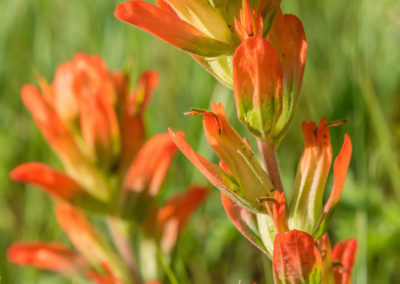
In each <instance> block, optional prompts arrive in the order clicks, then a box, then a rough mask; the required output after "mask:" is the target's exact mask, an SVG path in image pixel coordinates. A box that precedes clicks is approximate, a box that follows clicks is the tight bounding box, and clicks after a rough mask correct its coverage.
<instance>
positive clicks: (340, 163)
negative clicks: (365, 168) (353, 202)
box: [324, 134, 352, 213]
mask: <svg viewBox="0 0 400 284" xmlns="http://www.w3.org/2000/svg"><path fill="white" fill-rule="evenodd" d="M351 151H352V146H351V140H350V137H349V136H348V135H347V134H346V135H345V136H344V143H343V146H342V149H341V150H340V153H339V155H338V156H337V157H336V159H335V162H334V164H333V176H334V177H333V187H332V190H331V194H330V196H329V199H328V201H327V202H326V204H325V207H324V213H328V211H329V210H330V209H331V208H332V209H333V208H334V207H335V206H336V205H337V203H338V202H339V200H340V197H341V196H342V191H343V187H344V182H345V181H346V175H347V170H348V168H349V164H350V159H351Z"/></svg>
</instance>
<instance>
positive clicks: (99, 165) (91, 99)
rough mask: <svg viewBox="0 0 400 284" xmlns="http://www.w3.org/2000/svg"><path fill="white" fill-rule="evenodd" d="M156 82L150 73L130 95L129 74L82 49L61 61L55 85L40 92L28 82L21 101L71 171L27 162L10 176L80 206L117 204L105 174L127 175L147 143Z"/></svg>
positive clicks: (42, 87)
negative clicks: (147, 118) (146, 121)
mask: <svg viewBox="0 0 400 284" xmlns="http://www.w3.org/2000/svg"><path fill="white" fill-rule="evenodd" d="M157 82H158V75H157V74H156V73H155V72H153V71H147V72H145V73H143V74H142V75H141V76H140V78H139V80H138V84H137V87H136V88H135V89H134V91H133V93H132V94H129V89H128V78H127V75H125V74H123V73H122V72H115V73H113V72H111V71H109V70H108V68H107V66H106V64H105V62H104V61H103V60H102V59H101V58H100V57H98V56H92V57H91V56H88V55H86V54H84V53H78V54H77V55H76V56H75V57H74V59H73V61H72V62H67V63H63V64H62V65H60V67H59V68H58V69H57V72H56V75H55V78H54V81H53V82H52V83H51V84H48V83H46V82H45V81H44V79H41V81H40V86H41V89H42V90H41V92H40V91H39V90H38V89H37V88H36V87H34V86H32V85H25V86H24V87H23V88H22V91H21V93H22V99H23V102H24V103H25V105H26V106H27V108H28V109H29V110H30V112H31V113H32V115H33V117H34V119H35V122H36V124H37V125H38V127H39V128H40V130H41V132H42V134H43V135H44V137H45V138H46V140H47V142H48V143H49V144H50V146H51V147H52V148H53V150H54V151H55V152H56V153H57V154H58V155H59V157H60V159H61V161H62V162H63V164H64V166H65V169H66V172H67V175H64V174H62V173H60V172H57V171H54V170H52V169H50V168H48V167H46V166H44V165H40V164H39V163H29V164H25V165H22V166H20V167H18V168H17V169H16V170H14V171H13V172H12V174H11V176H12V178H14V179H16V180H20V181H24V182H28V183H34V184H36V185H39V186H42V187H43V188H44V189H45V190H46V191H48V192H51V193H52V195H53V196H57V197H58V198H61V199H64V200H66V201H69V202H71V203H73V204H75V205H79V206H80V205H85V203H86V205H90V206H86V207H101V204H103V207H105V206H104V204H105V203H108V202H113V201H112V199H113V197H112V196H111V192H110V189H109V185H108V184H107V181H106V176H105V175H104V173H109V174H110V175H112V174H115V172H118V173H119V174H122V175H123V174H124V173H125V171H126V169H127V167H128V166H129V164H130V163H131V162H132V159H133V158H134V156H135V155H136V154H137V152H138V151H139V149H140V147H141V146H142V145H143V143H144V140H145V127H144V123H143V114H144V109H145V107H146V106H147V104H148V101H149V97H150V95H151V93H152V91H153V90H154V88H155V86H156V85H157ZM38 173H41V174H43V177H38V176H37V174H38ZM89 200H90V202H88V201H89ZM81 201H82V202H81ZM81 203H82V204H81Z"/></svg>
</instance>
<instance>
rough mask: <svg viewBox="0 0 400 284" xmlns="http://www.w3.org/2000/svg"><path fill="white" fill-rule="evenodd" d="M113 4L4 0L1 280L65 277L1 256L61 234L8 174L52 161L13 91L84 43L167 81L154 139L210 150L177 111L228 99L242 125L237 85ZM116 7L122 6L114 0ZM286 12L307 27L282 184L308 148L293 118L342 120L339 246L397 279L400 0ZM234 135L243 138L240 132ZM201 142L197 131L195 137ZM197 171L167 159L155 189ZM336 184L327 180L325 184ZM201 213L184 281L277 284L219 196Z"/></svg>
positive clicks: (311, 2)
mask: <svg viewBox="0 0 400 284" xmlns="http://www.w3.org/2000/svg"><path fill="white" fill-rule="evenodd" d="M117 2H118V1H111V0H97V1H93V0H92V1H90V0H70V1H61V0H0V96H1V104H0V126H1V133H0V216H1V218H0V220H1V221H0V235H1V237H0V275H1V278H2V283H70V282H68V281H67V280H65V279H63V278H61V277H58V276H56V275H54V274H50V273H46V272H42V271H39V270H36V269H29V268H21V267H17V266H14V265H11V264H9V263H8V262H7V260H6V258H5V251H6V249H7V247H8V246H9V245H10V243H11V242H14V241H17V240H63V241H67V239H66V237H65V236H64V234H63V233H62V232H61V230H60V228H59V227H58V225H57V223H56V221H55V218H54V216H53V214H52V210H53V209H52V208H53V204H52V201H51V200H50V199H49V198H48V196H46V195H45V194H44V193H43V192H41V191H39V190H37V189H33V188H32V187H27V186H23V185H21V184H17V183H14V182H12V181H10V179H9V177H8V173H9V171H10V170H11V169H12V168H13V167H15V166H16V165H18V164H20V163H22V162H27V161H43V162H46V163H49V164H51V165H53V166H55V167H58V168H60V163H59V161H58V160H57V158H56V156H55V155H54V154H53V153H52V152H51V150H50V149H49V148H48V146H47V145H46V143H45V141H44V139H43V138H42V136H41V135H40V133H39V130H38V129H37V128H36V127H35V125H34V124H33V121H32V119H31V116H30V114H28V112H27V111H26V109H25V108H24V107H23V106H22V103H21V100H20V95H19V91H20V88H21V86H22V85H23V84H24V83H35V76H37V75H38V74H40V75H42V76H44V77H45V78H47V79H48V80H52V78H53V74H54V71H55V68H56V66H58V65H59V64H60V63H62V62H64V61H68V60H71V59H72V57H73V55H74V54H75V53H76V52H78V51H85V52H88V53H90V54H99V55H101V56H103V57H104V58H105V59H106V61H107V62H108V65H109V67H111V68H112V69H118V68H123V67H124V66H125V63H126V61H127V58H133V61H134V66H135V67H134V71H133V72H132V77H133V79H135V78H136V76H137V74H138V73H139V72H140V71H142V70H144V69H155V70H157V71H158V72H159V73H160V75H161V81H160V85H159V87H158V89H157V91H156V93H155V96H154V98H153V102H152V104H151V106H150V109H149V111H148V113H147V123H148V127H149V135H153V134H155V133H159V132H165V131H166V130H167V127H172V128H173V129H174V130H184V131H185V132H186V134H187V139H188V141H189V142H190V143H191V144H192V145H193V146H194V148H195V149H196V150H197V151H198V152H200V153H201V154H202V155H205V156H206V157H209V158H213V159H215V157H214V156H213V153H212V152H211V150H210V148H209V147H208V145H207V143H206V142H205V139H204V137H203V134H202V133H203V132H202V126H201V119H200V118H196V117H195V118H193V117H184V116H183V115H182V114H183V112H185V111H187V110H188V109H189V108H190V107H199V108H208V107H209V101H210V99H213V100H216V101H221V102H223V103H224V104H225V106H226V108H227V112H228V114H229V117H230V121H231V122H232V123H233V124H235V125H238V122H237V118H236V115H235V109H234V103H233V96H232V93H231V91H229V90H228V89H227V88H225V87H224V86H222V85H221V84H219V83H217V82H216V81H215V79H214V78H213V77H212V76H211V75H209V74H208V73H207V72H206V71H205V70H203V69H202V67H200V66H199V65H198V64H196V63H195V62H194V60H192V59H191V58H190V57H189V56H188V55H186V54H184V53H183V52H180V51H178V50H176V49H174V48H172V47H170V46H168V45H166V44H164V43H162V42H161V41H159V40H158V39H156V38H153V37H152V36H150V35H148V34H146V33H144V32H143V31H140V30H138V29H136V28H134V27H132V26H128V25H127V24H124V23H122V22H119V21H118V20H116V19H115V18H114V16H113V11H114V8H115V7H116V4H117ZM120 2H121V1H120ZM282 5H283V6H282V7H283V10H284V12H286V13H288V12H290V13H294V14H296V15H297V16H298V17H299V18H300V19H301V20H302V22H303V24H304V27H305V30H306V35H307V41H308V55H307V57H308V58H307V64H306V71H305V76H304V84H303V89H302V92H301V99H300V101H299V105H298V109H297V113H296V116H295V119H294V120H293V123H292V126H291V128H290V130H289V133H288V135H287V137H286V138H285V139H284V141H283V143H282V145H281V146H280V148H279V154H278V155H279V159H280V167H281V171H282V175H283V180H284V186H285V187H286V188H288V189H289V188H291V187H292V185H293V180H294V175H295V172H296V167H297V166H296V165H297V162H298V161H299V159H300V156H301V153H302V151H303V146H304V143H303V140H302V137H301V132H300V124H301V122H302V121H303V120H314V121H319V119H320V118H321V116H323V115H325V116H326V117H327V119H328V120H336V119H343V118H348V119H350V121H349V122H348V123H347V124H345V125H343V126H341V127H337V128H333V129H332V131H331V133H332V142H333V147H334V154H335V155H336V154H337V153H338V150H339V149H340V146H341V143H342V141H343V135H344V133H349V134H350V136H351V138H352V141H353V153H354V154H353V157H352V162H351V167H350V170H349V174H348V178H347V181H346V186H345V189H344V193H343V197H342V200H341V202H340V206H339V208H338V210H337V212H336V216H335V218H334V223H333V224H332V226H331V230H330V232H331V236H332V240H333V241H334V242H337V241H338V240H340V239H343V238H348V237H356V238H357V239H358V241H359V250H358V253H357V262H356V266H355V271H354V283H400V242H399V240H400V206H399V204H400V203H399V198H400V170H399V145H400V1H398V0H380V1H373V0H336V1H328V0H319V1H315V0H302V1H299V0H283V4H282ZM239 129H241V134H242V135H248V133H246V131H244V129H242V128H240V127H239ZM199 137H201V139H199ZM192 182H200V183H206V181H205V179H204V178H202V176H201V175H200V174H199V173H198V172H197V170H196V169H195V168H194V167H193V166H192V165H191V164H189V162H188V161H187V160H186V158H184V157H183V156H182V155H181V154H178V155H177V157H176V158H175V161H174V163H173V166H172V168H171V170H170V174H169V177H168V179H167V182H166V184H165V187H164V191H163V196H164V197H167V196H170V195H171V194H172V193H174V192H177V191H182V190H183V189H184V188H185V187H186V186H188V185H189V184H190V183H192ZM331 183H332V181H330V183H329V184H328V187H327V188H328V189H329V188H330V185H331ZM211 191H212V194H211V195H210V196H209V199H208V201H207V202H206V204H205V205H204V206H202V207H201V208H200V210H198V212H197V213H196V214H195V216H194V218H193V219H192V220H191V222H190V224H189V226H188V228H187V230H186V232H185V233H184V235H183V237H182V238H181V242H180V244H179V245H178V248H177V252H176V260H175V262H174V271H175V272H176V275H177V278H178V279H179V282H180V283H199V284H200V283H201V284H203V283H238V281H239V280H242V282H241V283H243V284H245V283H252V282H251V281H252V280H256V281H257V283H272V282H270V279H271V278H270V276H271V271H269V270H268V266H269V263H268V260H266V259H264V258H263V257H262V256H261V254H260V253H259V252H258V251H257V250H256V249H255V248H253V247H252V246H251V245H250V244H249V243H248V242H247V241H246V240H245V239H244V238H243V237H242V236H241V235H240V234H239V233H238V231H237V230H236V229H235V228H234V226H233V225H232V224H231V223H230V221H229V220H228V218H227V216H226V215H225V213H224V212H223V208H222V206H221V204H220V202H219V194H218V192H217V190H215V189H212V190H211Z"/></svg>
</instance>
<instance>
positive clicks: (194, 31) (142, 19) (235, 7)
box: [114, 0, 281, 86]
mask: <svg viewBox="0 0 400 284" xmlns="http://www.w3.org/2000/svg"><path fill="white" fill-rule="evenodd" d="M243 2H244V6H245V7H246V9H247V11H250V10H253V9H256V10H257V11H258V12H259V13H260V17H259V20H260V21H263V22H264V25H263V26H264V29H263V30H262V31H261V32H262V33H264V34H266V33H267V32H268V29H269V27H270V26H271V24H272V21H273V20H274V17H275V14H276V12H277V11H278V9H279V5H280V2H281V0H256V1H248V0H246V1H242V0H234V1H227V0H221V1H209V0H195V1H191V0H157V1H156V6H154V5H151V4H149V3H147V2H145V1H142V0H133V1H128V2H125V3H122V4H120V5H119V6H118V7H117V9H116V10H115V12H114V15H115V16H116V17H117V18H118V19H119V20H121V21H124V22H127V23H129V24H132V25H134V26H137V27H139V28H141V29H143V30H145V31H147V32H149V33H151V34H153V35H154V36H156V37H158V38H160V39H161V40H163V41H165V42H167V43H169V44H171V45H173V46H175V47H177V48H179V49H182V50H184V51H186V52H188V53H190V54H191V55H192V56H193V57H194V58H195V59H196V60H197V61H198V62H199V63H200V64H201V65H203V66H204V67H205V68H206V69H207V70H208V71H209V72H211V73H212V74H213V75H214V76H215V77H216V78H217V79H219V80H220V81H221V82H223V83H224V84H226V85H228V86H232V70H231V69H232V55H233V52H234V50H235V48H236V47H237V46H238V45H239V43H240V40H239V37H238V35H237V34H236V33H235V30H234V28H233V27H234V25H235V18H240V17H241V16H240V9H241V7H242V4H243ZM249 3H251V4H252V5H250V4H249ZM242 17H243V18H246V15H244V16H242ZM262 18H264V20H262Z"/></svg>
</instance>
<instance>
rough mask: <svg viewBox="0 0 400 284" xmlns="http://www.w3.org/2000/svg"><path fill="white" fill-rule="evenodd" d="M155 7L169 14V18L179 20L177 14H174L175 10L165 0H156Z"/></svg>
mask: <svg viewBox="0 0 400 284" xmlns="http://www.w3.org/2000/svg"><path fill="white" fill-rule="evenodd" d="M156 5H157V7H159V8H160V9H162V10H164V11H165V12H167V13H169V14H171V16H174V17H176V18H179V16H178V14H177V13H176V12H175V10H174V9H173V8H172V7H171V6H170V5H169V4H168V3H167V2H166V1H165V0H156Z"/></svg>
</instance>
